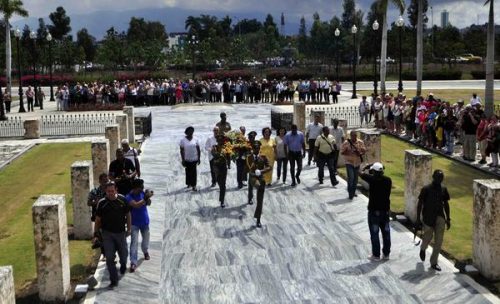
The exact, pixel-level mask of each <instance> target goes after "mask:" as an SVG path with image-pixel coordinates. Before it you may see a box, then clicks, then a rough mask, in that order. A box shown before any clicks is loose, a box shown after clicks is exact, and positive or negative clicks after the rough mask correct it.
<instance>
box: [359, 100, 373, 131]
mask: <svg viewBox="0 0 500 304" xmlns="http://www.w3.org/2000/svg"><path fill="white" fill-rule="evenodd" d="M358 109H359V117H360V119H361V122H360V126H363V120H364V121H365V124H366V125H367V124H368V113H369V112H370V103H368V101H367V100H366V96H363V97H362V98H361V102H360V103H359V107H358Z"/></svg>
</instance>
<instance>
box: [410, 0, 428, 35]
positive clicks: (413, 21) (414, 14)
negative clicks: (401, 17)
mask: <svg viewBox="0 0 500 304" xmlns="http://www.w3.org/2000/svg"><path fill="white" fill-rule="evenodd" d="M422 5H423V7H422V10H423V12H424V16H422V17H423V21H424V26H425V24H427V22H428V21H429V20H428V19H429V18H428V17H427V15H425V14H426V13H427V9H428V7H429V1H428V0H423V1H422ZM406 12H407V14H408V21H409V23H410V25H411V27H412V28H414V29H416V28H417V24H418V0H411V1H410V5H408V9H407V10H406Z"/></svg>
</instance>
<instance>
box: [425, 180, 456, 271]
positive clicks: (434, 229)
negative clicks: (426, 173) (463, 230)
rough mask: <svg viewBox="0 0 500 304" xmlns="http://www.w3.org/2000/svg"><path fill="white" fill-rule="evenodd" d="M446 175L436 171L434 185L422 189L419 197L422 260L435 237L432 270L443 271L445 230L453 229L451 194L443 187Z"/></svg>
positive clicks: (431, 260)
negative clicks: (442, 257)
mask: <svg viewBox="0 0 500 304" xmlns="http://www.w3.org/2000/svg"><path fill="white" fill-rule="evenodd" d="M443 180H444V173H443V171H441V170H435V171H434V173H433V174H432V183H430V184H429V185H427V186H425V187H423V188H422V190H421V191H420V195H419V196H418V206H417V226H420V225H422V224H423V229H424V235H423V238H422V245H421V247H420V259H421V260H422V262H423V261H425V250H426V249H427V246H429V244H430V242H431V240H432V237H433V236H434V247H433V248H432V254H431V259H430V262H431V268H432V269H434V270H436V271H441V267H439V265H438V257H439V252H440V251H441V245H442V244H443V236H444V230H445V228H446V230H449V229H450V227H451V219H450V205H449V204H448V201H449V200H450V194H449V193H448V189H446V187H444V186H442V185H441V183H442V182H443Z"/></svg>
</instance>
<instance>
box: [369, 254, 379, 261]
mask: <svg viewBox="0 0 500 304" xmlns="http://www.w3.org/2000/svg"><path fill="white" fill-rule="evenodd" d="M368 259H369V260H370V261H374V262H378V261H380V257H378V256H374V255H370V256H369V257H368Z"/></svg>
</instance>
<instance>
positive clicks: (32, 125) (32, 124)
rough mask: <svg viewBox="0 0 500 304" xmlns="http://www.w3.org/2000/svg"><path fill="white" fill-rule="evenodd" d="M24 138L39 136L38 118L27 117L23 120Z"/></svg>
mask: <svg viewBox="0 0 500 304" xmlns="http://www.w3.org/2000/svg"><path fill="white" fill-rule="evenodd" d="M23 126H24V139H36V138H40V120H39V119H28V120H25V121H24V122H23Z"/></svg>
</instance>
